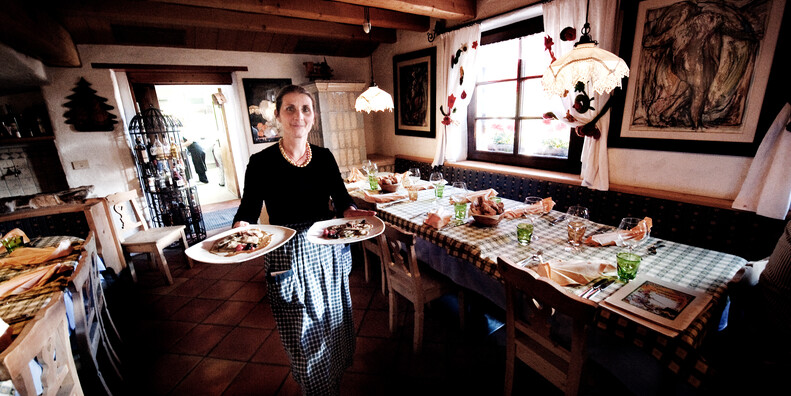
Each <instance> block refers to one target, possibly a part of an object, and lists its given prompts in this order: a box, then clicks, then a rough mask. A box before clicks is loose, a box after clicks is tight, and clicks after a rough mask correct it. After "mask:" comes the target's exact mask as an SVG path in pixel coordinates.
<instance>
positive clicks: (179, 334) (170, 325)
mask: <svg viewBox="0 0 791 396" xmlns="http://www.w3.org/2000/svg"><path fill="white" fill-rule="evenodd" d="M151 324H152V327H151V328H149V329H148V331H147V334H141V338H143V339H144V340H147V341H146V344H148V346H149V347H152V348H156V350H161V351H168V350H169V349H170V348H171V347H172V346H173V344H175V343H176V342H178V341H179V340H180V339H181V338H183V337H184V335H186V334H187V333H189V332H190V330H192V328H193V327H195V323H189V322H177V321H171V320H162V321H155V322H151Z"/></svg>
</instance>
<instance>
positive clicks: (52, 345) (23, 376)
mask: <svg viewBox="0 0 791 396" xmlns="http://www.w3.org/2000/svg"><path fill="white" fill-rule="evenodd" d="M33 359H36V361H37V362H38V364H39V365H41V370H42V373H41V378H40V379H41V384H42V386H43V388H44V393H43V395H44V396H51V395H56V394H58V395H82V394H83V393H82V388H81V386H80V380H79V378H78V377H77V368H76V367H75V365H74V356H73V355H72V352H71V345H70V344H69V330H68V323H67V319H66V305H65V302H64V301H63V294H62V293H56V294H54V295H53V296H52V300H51V301H50V302H49V304H47V306H46V307H44V308H42V310H41V311H39V313H38V314H37V315H36V318H35V319H33V320H32V321H31V322H30V323H28V324H27V325H25V328H24V330H22V333H21V334H19V336H18V337H17V338H16V339H15V340H14V342H13V343H12V344H11V345H10V346H9V347H8V348H7V349H6V350H5V351H3V352H2V354H0V370H2V374H3V376H4V377H6V378H11V381H12V382H13V384H14V387H15V388H16V390H17V392H19V394H20V395H22V396H35V395H36V386H35V380H34V377H33V374H32V372H31V370H30V366H29V364H30V362H31V361H32V360H33Z"/></svg>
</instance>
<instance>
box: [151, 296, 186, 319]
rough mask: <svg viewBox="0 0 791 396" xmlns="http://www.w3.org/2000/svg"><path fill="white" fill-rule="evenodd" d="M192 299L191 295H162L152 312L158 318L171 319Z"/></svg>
mask: <svg viewBox="0 0 791 396" xmlns="http://www.w3.org/2000/svg"><path fill="white" fill-rule="evenodd" d="M190 300H191V298H190V297H183V296H162V298H160V299H158V300H157V301H156V302H155V303H154V306H153V309H152V312H153V314H154V317H156V318H158V319H169V318H170V317H171V316H173V313H175V312H176V311H178V310H179V309H181V307H183V306H184V305H185V304H187V303H188V302H189V301H190Z"/></svg>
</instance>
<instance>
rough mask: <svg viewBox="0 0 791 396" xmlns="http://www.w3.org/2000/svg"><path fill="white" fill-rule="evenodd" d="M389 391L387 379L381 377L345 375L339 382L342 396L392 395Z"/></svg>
mask: <svg viewBox="0 0 791 396" xmlns="http://www.w3.org/2000/svg"><path fill="white" fill-rule="evenodd" d="M389 391H390V389H389V387H388V384H387V379H386V378H385V377H384V376H383V375H375V374H364V373H345V374H344V375H343V379H342V380H341V394H342V395H344V396H368V395H388V394H393V393H390V392H389ZM413 394H414V393H413ZM418 394H419V393H418Z"/></svg>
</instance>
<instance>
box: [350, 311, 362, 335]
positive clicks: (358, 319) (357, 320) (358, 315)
mask: <svg viewBox="0 0 791 396" xmlns="http://www.w3.org/2000/svg"><path fill="white" fill-rule="evenodd" d="M352 317H353V318H354V331H355V333H359V332H360V325H361V324H362V323H363V317H365V310H364V309H352Z"/></svg>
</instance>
